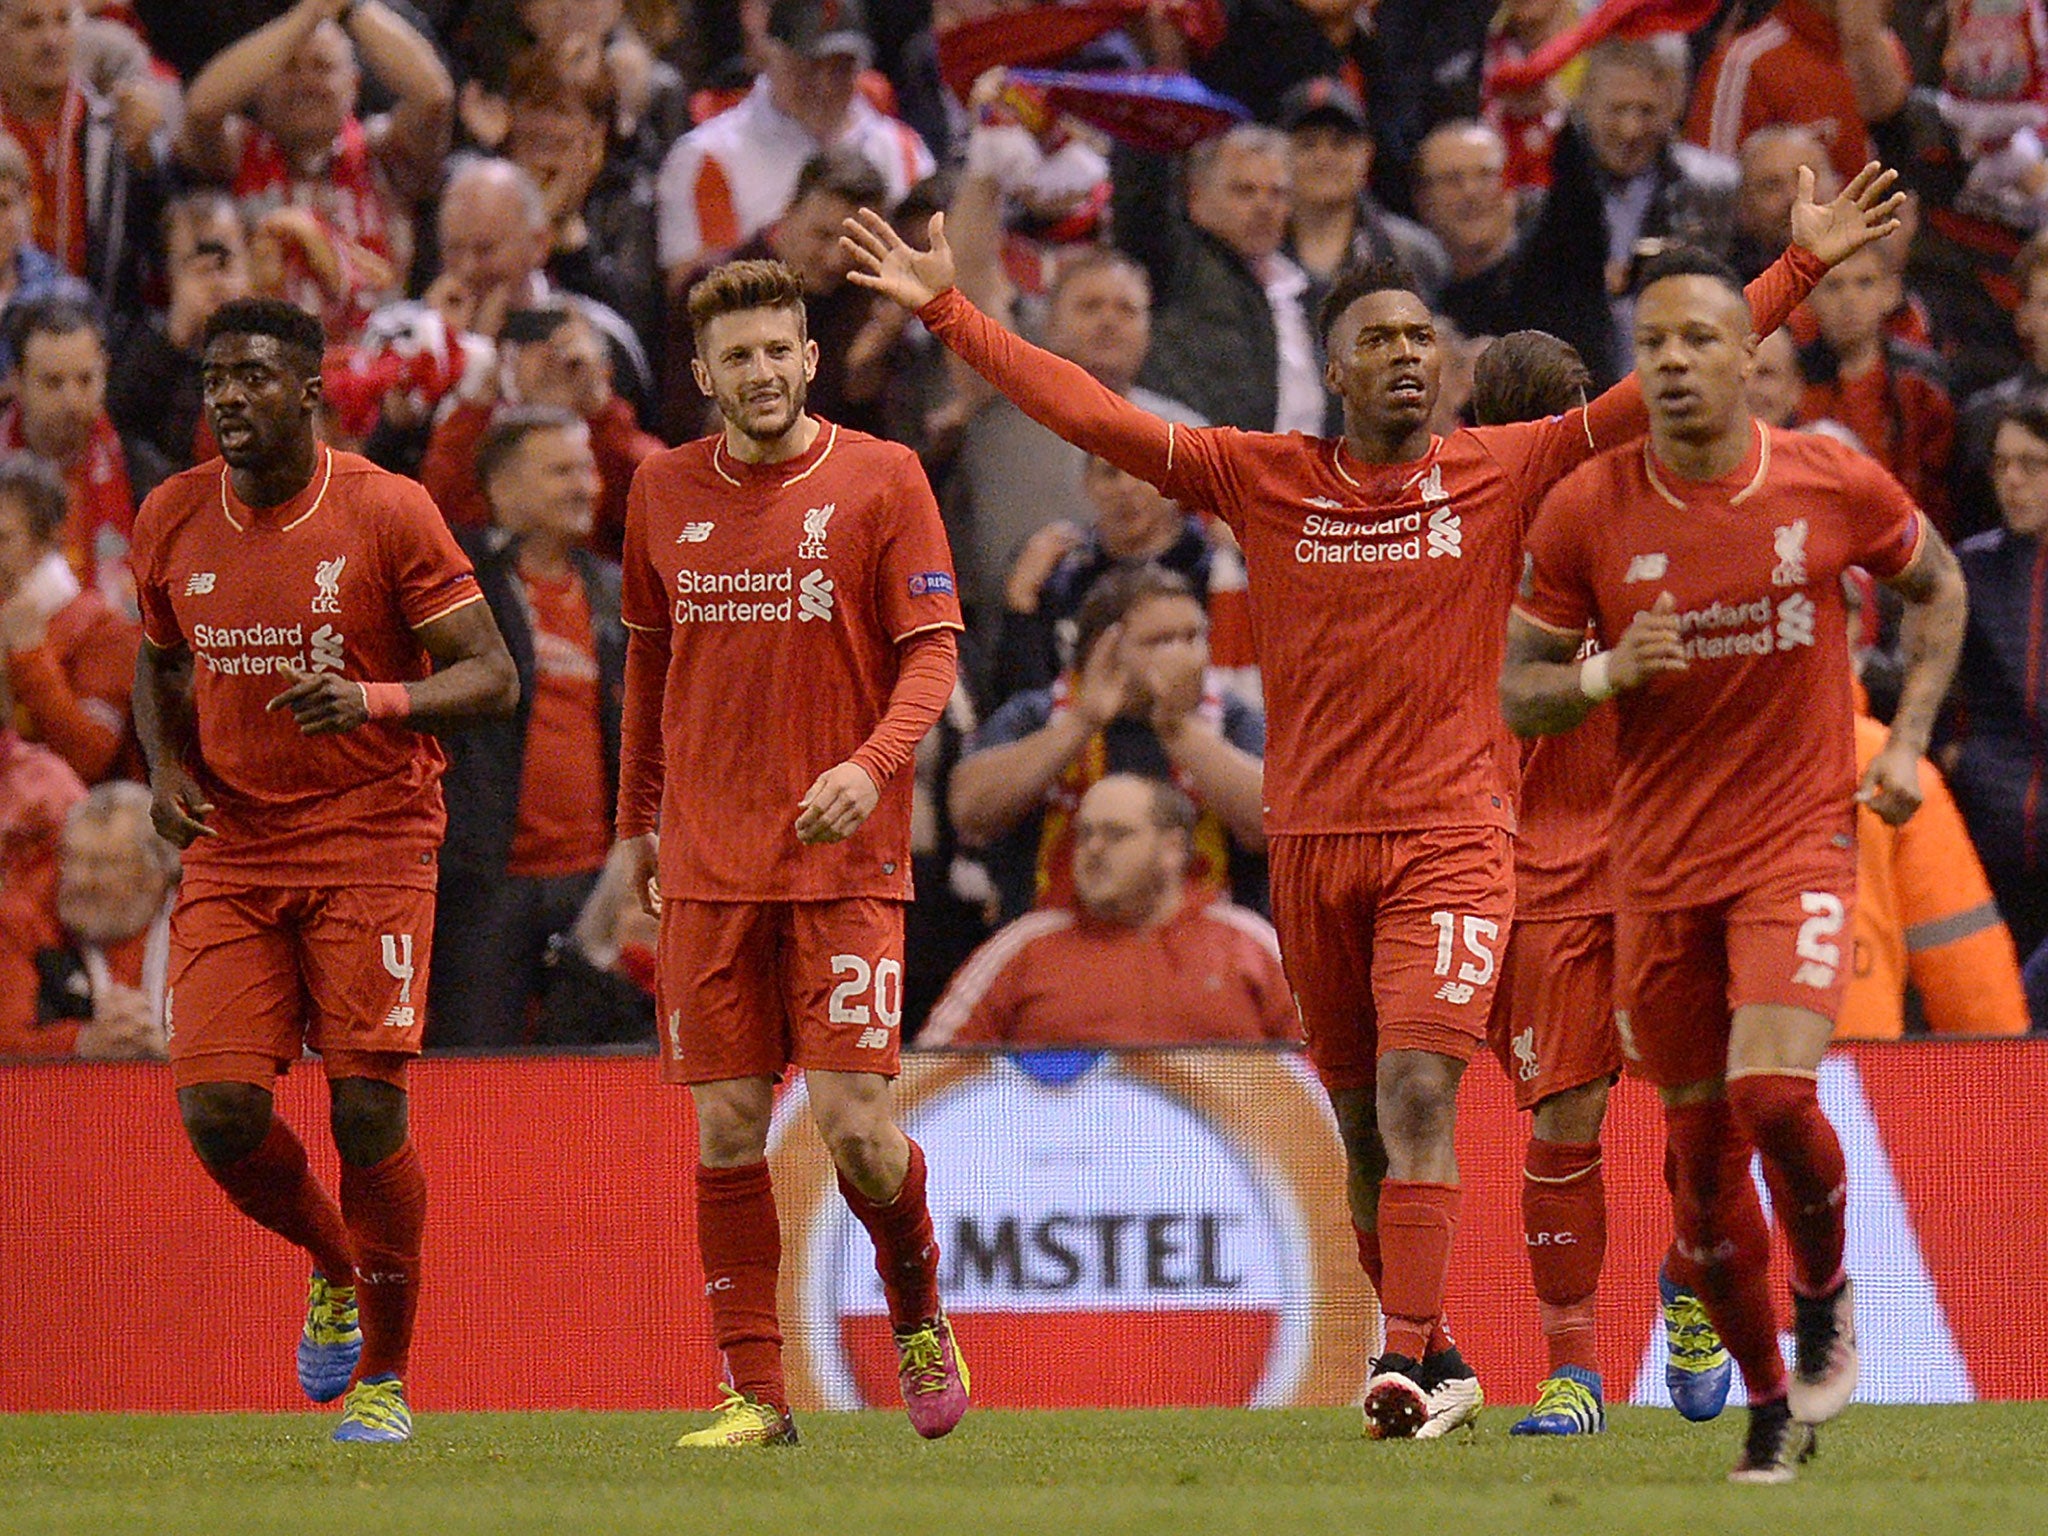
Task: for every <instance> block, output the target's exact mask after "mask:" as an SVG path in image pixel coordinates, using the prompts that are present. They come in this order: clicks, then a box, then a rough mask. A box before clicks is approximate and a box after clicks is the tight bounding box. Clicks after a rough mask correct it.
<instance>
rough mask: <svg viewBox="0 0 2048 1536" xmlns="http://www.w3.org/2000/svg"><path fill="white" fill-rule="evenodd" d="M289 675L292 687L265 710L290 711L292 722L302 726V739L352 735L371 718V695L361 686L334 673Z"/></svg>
mask: <svg viewBox="0 0 2048 1536" xmlns="http://www.w3.org/2000/svg"><path fill="white" fill-rule="evenodd" d="M286 675H287V676H288V677H290V678H291V680H292V685H291V687H289V688H287V689H285V691H284V692H283V693H280V694H279V695H278V696H277V697H276V698H274V699H272V700H271V701H270V702H269V703H268V704H266V705H264V706H263V707H264V708H265V709H266V710H272V709H288V710H290V711H291V712H292V718H293V719H294V720H296V721H298V722H299V734H300V735H302V736H331V735H333V734H335V733H336V732H339V731H352V730H354V729H355V728H356V727H357V726H359V725H361V724H362V723H363V722H364V721H366V720H368V719H369V718H370V700H369V695H368V694H367V693H365V692H364V691H363V685H362V684H361V683H354V682H350V681H349V680H348V679H347V678H344V677H336V676H335V675H334V674H333V673H332V672H300V671H298V670H296V669H292V670H290V671H288V672H287V673H286Z"/></svg>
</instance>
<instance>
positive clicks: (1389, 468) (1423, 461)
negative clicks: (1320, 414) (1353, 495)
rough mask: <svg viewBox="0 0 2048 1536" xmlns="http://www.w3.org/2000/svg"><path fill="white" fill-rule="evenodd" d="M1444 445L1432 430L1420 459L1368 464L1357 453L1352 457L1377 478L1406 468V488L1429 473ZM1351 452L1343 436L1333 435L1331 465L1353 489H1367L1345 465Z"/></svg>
mask: <svg viewBox="0 0 2048 1536" xmlns="http://www.w3.org/2000/svg"><path fill="white" fill-rule="evenodd" d="M1443 445H1444V440H1443V439H1442V438H1440V437H1438V436H1437V435H1436V434H1435V433H1434V432H1432V433H1430V434H1429V447H1428V448H1427V449H1426V450H1424V452H1423V455H1422V457H1421V458H1419V459H1404V460H1402V461H1401V462H1400V463H1399V464H1368V463H1366V462H1365V460H1363V459H1359V458H1357V456H1356V455H1352V457H1353V459H1354V460H1355V462H1356V463H1357V465H1358V467H1359V468H1360V469H1362V470H1365V471H1366V472H1367V473H1368V474H1370V475H1372V476H1374V477H1375V478H1378V477H1379V476H1382V475H1390V474H1397V473H1400V472H1401V471H1404V470H1405V471H1407V473H1406V474H1405V475H1404V476H1403V478H1402V481H1401V489H1403V490H1406V489H1407V488H1408V487H1409V486H1411V485H1413V484H1414V483H1415V482H1416V481H1418V480H1420V479H1421V478H1422V477H1423V476H1424V475H1426V474H1428V473H1429V466H1430V465H1432V464H1434V463H1435V462H1436V456H1437V450H1438V449H1440V448H1442V447H1443ZM1350 453H1351V450H1350V448H1349V447H1348V446H1347V444H1346V440H1345V439H1344V438H1343V437H1341V436H1340V437H1333V438H1331V439H1330V467H1331V468H1332V469H1334V470H1336V471H1337V478H1338V479H1340V480H1342V481H1343V482H1344V483H1345V484H1346V485H1348V486H1350V487H1351V488H1352V489H1353V490H1359V491H1363V490H1366V489H1367V488H1368V487H1367V486H1366V485H1365V484H1364V483H1363V482H1362V481H1360V480H1359V479H1358V477H1357V476H1355V475H1353V474H1352V473H1351V471H1350V470H1348V469H1346V468H1345V467H1344V459H1345V456H1346V455H1347V454H1350Z"/></svg>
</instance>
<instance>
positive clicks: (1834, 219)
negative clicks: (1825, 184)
mask: <svg viewBox="0 0 2048 1536" xmlns="http://www.w3.org/2000/svg"><path fill="white" fill-rule="evenodd" d="M1898 179H1899V173H1898V172H1897V171H1891V170H1886V169H1885V168H1884V167H1883V166H1882V165H1880V164H1878V162H1877V161H1875V160H1873V161H1871V162H1870V163H1869V164H1868V165H1866V166H1864V167H1863V169H1862V170H1860V171H1858V172H1857V173H1856V174H1855V176H1853V177H1852V178H1851V179H1850V181H1849V184H1848V185H1847V186H1846V187H1844V188H1842V190H1841V193H1840V195H1839V196H1837V197H1836V198H1835V200H1834V201H1833V202H1831V203H1821V202H1817V201H1815V200H1814V195H1813V186H1814V182H1813V167H1812V166H1809V165H1802V166H1801V167H1800V168H1799V196H1798V197H1796V198H1795V199H1793V202H1792V243H1793V244H1794V245H1797V246H1800V247H1802V248H1804V249H1806V250H1809V251H1811V252H1813V254H1814V255H1816V256H1818V257H1819V258H1820V259H1821V260H1822V261H1824V262H1826V263H1827V264H1828V265H1829V266H1831V267H1832V266H1834V265H1835V264H1836V263H1837V262H1841V261H1846V260H1847V259H1848V258H1849V257H1851V256H1853V255H1855V254H1856V253H1857V252H1858V251H1860V250H1862V249H1863V247H1865V246H1866V245H1869V244H1871V243H1872V242H1873V241H1877V240H1882V239H1883V238H1884V237H1885V236H1886V235H1889V234H1892V233H1893V232H1894V231H1896V230H1897V229H1898V227H1899V210H1900V209H1901V208H1903V207H1904V206H1905V205H1906V194H1905V193H1903V192H1894V191H1893V190H1892V188H1893V187H1894V186H1895V185H1896V184H1897V183H1898Z"/></svg>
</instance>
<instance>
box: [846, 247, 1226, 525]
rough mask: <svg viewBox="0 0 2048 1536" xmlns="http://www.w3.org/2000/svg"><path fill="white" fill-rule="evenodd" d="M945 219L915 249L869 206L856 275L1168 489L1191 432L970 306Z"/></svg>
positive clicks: (1080, 441)
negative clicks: (1183, 437) (924, 245)
mask: <svg viewBox="0 0 2048 1536" xmlns="http://www.w3.org/2000/svg"><path fill="white" fill-rule="evenodd" d="M945 217H946V216H945V215H944V214H934V215H933V216H932V222H931V236H930V238H931V249H930V250H928V251H917V250H913V249H911V247H910V246H909V245H907V244H905V243H904V241H903V239H902V238H901V237H900V236H899V235H898V234H897V233H896V232H895V231H894V230H893V229H891V228H890V227H889V225H888V223H887V222H886V221H885V220H884V219H883V218H882V217H881V216H880V215H879V214H877V213H875V212H874V211H872V210H871V209H866V208H863V209H862V210H861V212H860V214H859V216H858V217H857V218H851V219H848V220H847V221H846V223H845V226H844V231H845V232H844V233H843V234H842V235H841V237H840V244H841V245H842V246H843V247H844V248H845V250H846V252H847V254H848V255H849V256H851V257H852V259H853V263H854V267H853V270H852V271H851V272H850V273H848V274H847V276H848V278H849V279H850V280H851V281H853V282H856V283H858V284H860V285H861V286H862V287H863V288H871V289H873V290H874V291H875V292H876V293H879V294H882V295H883V296H885V297H887V298H890V299H894V300H895V301H896V302H897V303H898V304H901V305H902V306H903V307H904V308H905V309H912V310H915V311H916V312H917V317H918V318H919V319H920V320H922V321H923V322H924V323H925V326H926V328H927V329H928V330H930V331H931V333H932V334H933V335H934V336H936V337H938V338H939V340H941V341H943V342H944V343H945V344H946V345H947V346H948V347H950V348H951V349H952V350H953V351H954V352H956V353H958V354H959V356H960V357H961V358H962V359H963V360H965V361H966V362H967V364H968V365H969V366H970V367H972V368H973V369H974V371H975V372H976V373H979V374H980V375H981V376H982V377H983V378H985V379H987V380H988V381H989V382H990V383H991V384H993V385H995V387H996V388H997V389H999V390H1001V391H1002V392H1003V393H1004V394H1005V395H1008V396H1009V397H1010V399H1011V400H1012V401H1014V402H1015V403H1016V405H1017V408H1018V409H1019V410H1021V411H1023V412H1024V414H1025V415H1027V416H1029V417H1030V418H1031V419H1032V420H1033V421H1036V422H1038V423H1039V424H1040V425H1042V426H1044V427H1046V428H1048V429H1050V430H1051V431H1053V432H1055V433H1057V434H1058V435H1059V436H1061V437H1063V438H1065V439H1066V440H1067V441H1068V442H1070V443H1072V444H1074V445H1075V446H1076V447H1079V448H1084V449H1086V450H1087V451H1088V452H1090V453H1092V454H1094V455H1095V456H1096V457H1097V458H1101V459H1107V460H1109V462H1110V463H1112V464H1114V465H1116V467H1117V468H1118V469H1121V470H1123V471H1124V472H1125V473H1126V474H1131V475H1136V476H1137V477H1138V478H1139V479H1140V480H1144V481H1146V482H1148V483H1149V484H1152V485H1155V486H1158V487H1159V488H1160V489H1162V490H1164V489H1165V488H1166V479H1167V476H1168V473H1169V471H1171V470H1172V469H1173V467H1174V437H1175V434H1176V432H1178V431H1183V430H1185V429H1183V428H1176V427H1174V426H1172V425H1170V424H1169V423H1167V422H1164V421H1162V420H1160V419H1159V418H1158V417H1157V416H1154V415H1152V414H1151V413H1150V412H1149V411H1142V410H1140V409H1138V407H1137V406H1135V405H1133V404H1131V402H1130V401H1128V400H1126V399H1124V397H1123V396H1122V395H1119V394H1117V393H1116V392H1115V391H1114V390H1111V389H1108V388H1106V387H1105V386H1104V385H1102V384H1101V383H1099V382H1098V381H1097V380H1096V378H1095V377H1094V375H1093V374H1091V373H1089V372H1088V371H1087V370H1086V369H1085V368H1082V367H1080V366H1079V365H1078V364H1075V363H1070V362H1068V361H1067V360H1066V359H1065V358H1063V357H1059V356H1056V355H1054V354H1053V353H1051V352H1048V351H1046V350H1045V349H1044V348H1042V347H1034V346H1032V345H1031V343H1029V342H1028V341H1024V340H1022V339H1021V338H1019V337H1017V336H1013V335H1012V334H1010V333H1009V332H1008V331H1006V330H1004V329H1003V328H1002V327H1001V326H999V325H997V324H996V323H995V322H994V321H993V320H991V319H989V317H988V316H987V315H984V314H983V313H982V312H981V311H980V310H978V309H976V308H975V307H974V306H973V305H972V304H971V303H969V302H968V300H967V296H966V295H965V294H963V293H962V292H961V291H960V290H959V288H958V287H956V286H955V283H954V262H953V252H952V248H951V247H950V246H948V245H947V243H946V230H945Z"/></svg>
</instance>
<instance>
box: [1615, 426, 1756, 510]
mask: <svg viewBox="0 0 2048 1536" xmlns="http://www.w3.org/2000/svg"><path fill="white" fill-rule="evenodd" d="M1750 424H1751V426H1752V427H1753V429H1754V430H1755V433H1756V471H1755V473H1753V474H1752V475H1751V476H1750V477H1749V482H1748V484H1746V485H1744V486H1743V487H1742V489H1741V490H1739V491H1736V492H1735V493H1734V494H1733V495H1731V496H1730V497H1729V498H1728V505H1729V506H1731V507H1739V506H1741V505H1742V503H1744V502H1745V501H1747V500H1749V498H1750V497H1752V496H1754V495H1755V494H1756V493H1757V492H1758V491H1759V490H1761V489H1762V488H1763V483H1764V476H1766V475H1768V474H1769V473H1770V472H1771V429H1770V428H1769V427H1767V426H1765V425H1764V424H1763V423H1762V422H1760V421H1757V420H1755V419H1754V418H1752V419H1751V423H1750ZM1748 457H1749V455H1748V454H1746V453H1745V454H1744V455H1743V458H1744V460H1745V461H1746V460H1747V459H1748ZM1643 473H1644V474H1646V475H1648V476H1649V477H1650V489H1652V490H1653V491H1655V492H1656V493H1657V494H1658V495H1659V496H1662V497H1663V498H1664V499H1665V500H1666V501H1668V502H1670V503H1671V505H1672V506H1674V507H1676V508H1678V509H1679V511H1681V512H1683V511H1685V510H1686V509H1687V508H1688V507H1689V506H1690V505H1691V503H1690V502H1688V501H1687V500H1686V499H1685V498H1684V497H1683V496H1681V495H1679V493H1678V492H1677V491H1675V490H1673V489H1672V487H1671V482H1670V481H1669V480H1667V479H1666V478H1665V477H1664V472H1663V471H1662V470H1661V469H1659V468H1658V466H1657V455H1656V454H1655V453H1653V452H1652V451H1651V449H1650V439H1649V438H1648V437H1645V438H1644V439H1643ZM1741 473H1742V465H1740V464H1738V465H1736V466H1735V468H1733V469H1731V470H1729V471H1728V473H1727V474H1725V475H1717V476H1715V478H1713V479H1712V480H1687V479H1685V478H1684V477H1683V476H1678V477H1676V478H1677V479H1678V483H1679V484H1680V485H1684V486H1690V487H1692V488H1694V489H1695V491H1704V490H1709V489H1718V488H1720V487H1722V486H1725V485H1727V484H1728V483H1729V482H1730V481H1731V480H1733V479H1734V478H1735V477H1736V476H1737V475H1739V474H1741Z"/></svg>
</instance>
